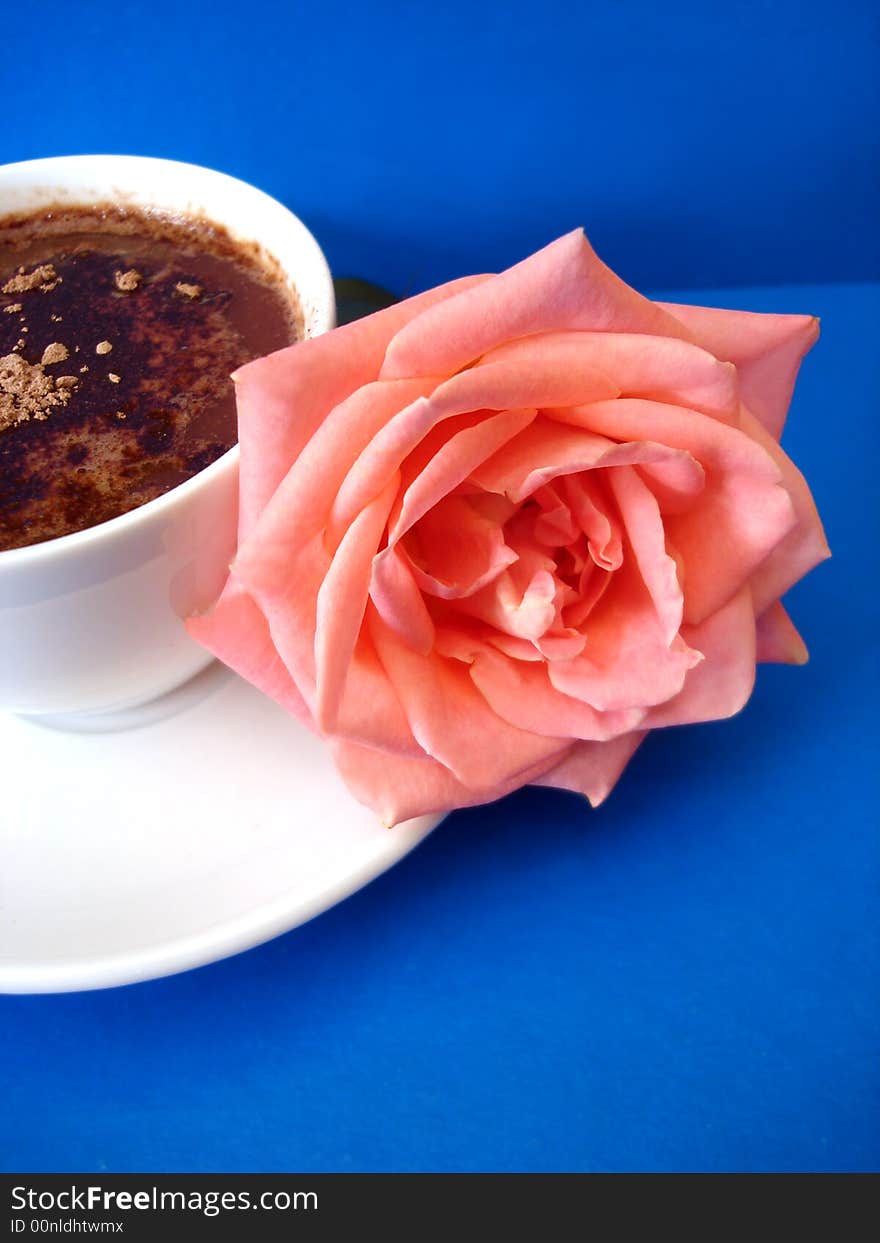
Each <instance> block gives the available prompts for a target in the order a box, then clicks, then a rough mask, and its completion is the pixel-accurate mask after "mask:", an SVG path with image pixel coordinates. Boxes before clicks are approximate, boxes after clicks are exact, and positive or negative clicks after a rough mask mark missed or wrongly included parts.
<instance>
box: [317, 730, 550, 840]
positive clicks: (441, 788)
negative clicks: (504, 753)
mask: <svg viewBox="0 0 880 1243" xmlns="http://www.w3.org/2000/svg"><path fill="white" fill-rule="evenodd" d="M330 746H331V749H332V752H333V758H334V760H335V762H336V766H337V768H338V769H339V772H340V775H341V776H342V778H343V780H344V781H345V783H346V785H347V786H348V787H349V789H350V790H351V792H352V794H353V795H354V796H355V798H356V799H358V800H359V801H360V802H362V803H365V804H366V805H367V807H372V808H373V810H374V811H375V812H376V813H377V814H378V816H379V817H380V819H381V820H382V822H383V824H385V825H386V826H387V827H388V828H391V827H392V826H394V825H396V824H400V823H401V822H402V821H404V820H410V819H412V817H414V816H424V815H428V814H431V813H435V814H436V813H437V812H447V811H452V810H454V809H455V808H457V807H472V806H473V805H474V804H476V803H486V802H489V801H491V800H492V799H496V798H501V797H503V795H505V794H509V793H510V792H511V791H512V790H516V789H518V788H519V786H521V785H526V784H528V783H529V782H531V781H532V780H534V779H535V778H536V777H539V776H540V775H541V773H543V772H544V771H545V770H546V769H547V767H548V765H552V764H553V763H554V761H553V760H550V761H546V760H543V761H541V763H539V764H536V765H535V766H534V767H533V768H530V769H526V770H524V771H523V772H521V773H517V774H516V775H514V776H512V777H511V778H510V779H509V780H507V781H503V782H500V783H499V784H497V785H495V786H482V787H480V788H478V789H471V787H469V786H465V785H462V783H461V782H460V781H457V780H456V778H455V777H454V776H453V774H452V773H451V772H450V771H449V769H448V768H445V767H444V766H443V765H442V764H440V763H438V762H437V761H436V760H432V759H431V758H430V757H429V756H424V755H423V756H422V757H421V758H408V757H400V756H395V755H387V754H386V753H385V752H383V751H377V750H374V749H373V748H371V747H365V746H358V745H356V744H354V743H349V742H342V741H340V740H338V739H334V740H332V741H331V743H330Z"/></svg>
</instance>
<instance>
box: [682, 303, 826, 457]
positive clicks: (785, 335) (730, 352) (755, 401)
mask: <svg viewBox="0 0 880 1243" xmlns="http://www.w3.org/2000/svg"><path fill="white" fill-rule="evenodd" d="M660 305H661V306H663V307H665V309H666V310H667V311H668V312H669V313H670V314H671V315H674V316H675V318H676V319H677V320H679V322H680V323H682V324H683V325H684V326H685V328H686V329H687V330H688V332H689V333H691V334H693V339H694V340H695V341H698V342H699V343H700V345H702V346H704V347H705V348H706V349H707V350H710V351H711V352H712V353H713V354H714V355H715V357H716V358H723V359H727V360H728V361H729V362H732V363H735V364H736V368H737V371H738V372H739V378H740V389H741V393H742V400H743V402H744V403H745V404H746V405H747V406H748V407H749V409H750V410H752V411H753V412H754V414H755V415H757V417H758V418H759V419H760V420H761V422H762V423H763V424H764V426H765V427H766V429H767V431H768V432H769V433H770V434H771V436H773V437H774V438H775V439H776V440H779V438H780V436H781V435H782V429H783V427H784V426H785V418H786V415H787V414H788V407H789V404H790V402H791V395H792V392H793V390H794V383H795V380H796V379H797V373H798V370H799V368H800V365H801V360H802V359H803V357H804V355H805V354H806V353H807V351H808V350H810V349H812V347H813V346H814V345H815V343H816V340H817V339H818V336H819V321H818V319H816V318H815V316H812V315H761V314H755V313H754V312H752V311H722V310H717V309H715V308H714V307H704V306H678V305H674V304H672V303H661V304H660Z"/></svg>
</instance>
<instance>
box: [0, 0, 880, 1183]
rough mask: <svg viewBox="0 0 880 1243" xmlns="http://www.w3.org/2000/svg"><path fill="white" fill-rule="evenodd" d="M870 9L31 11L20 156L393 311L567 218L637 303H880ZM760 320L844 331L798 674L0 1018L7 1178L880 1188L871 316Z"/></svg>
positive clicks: (806, 407)
mask: <svg viewBox="0 0 880 1243" xmlns="http://www.w3.org/2000/svg"><path fill="white" fill-rule="evenodd" d="M872 9H873V6H870V5H868V4H867V3H842V4H838V5H835V6H834V9H833V10H828V9H827V8H826V6H819V5H817V4H802V3H801V4H795V3H793V2H792V0H784V2H782V3H779V4H777V5H773V6H769V7H766V6H764V5H758V4H757V3H745V4H740V5H736V6H728V8H726V9H719V10H717V11H714V10H713V11H711V12H710V11H708V10H707V7H706V6H704V5H697V4H695V3H684V4H682V3H679V4H666V5H662V6H652V5H648V4H647V3H644V2H639V0H624V2H623V3H619V4H616V5H613V6H611V5H602V6H599V5H595V6H588V7H587V8H586V9H585V8H583V7H582V6H568V5H563V4H562V3H561V2H559V0H550V2H549V3H544V4H542V5H540V6H535V5H533V4H529V5H526V4H524V3H522V2H521V0H516V2H514V3H511V4H508V5H505V6H501V5H497V6H483V7H480V6H475V5H472V4H469V5H467V6H466V5H464V4H462V3H448V4H445V5H443V6H442V11H435V12H432V13H431V14H430V15H429V16H425V15H422V16H420V17H416V16H415V15H416V13H417V12H418V10H417V9H416V7H415V6H412V5H402V4H401V5H388V4H369V5H355V4H351V5H341V4H340V3H338V2H331V3H327V4H324V5H321V6H314V5H296V4H281V3H278V4H271V3H267V2H266V0H262V2H258V3H251V4H248V5H247V6H246V7H245V8H242V6H240V5H238V6H235V7H233V6H232V5H228V4H224V3H218V4H217V5H214V6H211V7H210V8H209V7H208V6H204V5H203V6H189V7H187V8H186V9H185V10H181V9H180V8H178V7H176V6H171V5H170V4H169V3H168V0H157V2H155V3H152V4H150V5H146V4H126V3H118V4H116V5H115V6H113V7H112V8H108V7H107V6H106V5H97V4H83V5H79V6H76V9H75V10H74V9H73V8H72V6H68V5H63V6H62V5H60V4H57V3H48V4H44V5H43V6H41V10H40V12H41V20H40V21H39V22H35V21H34V20H33V11H32V10H28V9H27V7H26V6H25V7H24V8H21V7H20V8H18V9H10V10H9V12H8V13H6V14H5V15H4V20H5V23H6V36H7V44H8V46H10V47H14V48H15V56H14V57H13V58H10V59H9V60H8V62H7V64H6V68H5V71H4V73H5V76H4V89H5V92H6V96H7V99H14V100H15V116H16V123H15V125H14V126H13V125H12V124H9V125H7V128H6V130H5V131H4V134H3V149H2V153H0V154H2V158H3V159H4V160H12V159H23V158H28V157H32V156H39V155H48V154H59V153H65V152H76V151H96V150H110V151H130V152H133V153H143V154H157V155H166V156H171V157H176V158H181V159H190V160H194V161H196V162H200V163H204V164H208V165H213V166H215V167H219V168H222V169H225V170H227V171H229V172H232V173H235V174H237V175H239V176H243V177H245V178H246V179H248V180H252V181H254V182H255V183H256V184H258V185H260V186H262V187H264V188H265V189H267V190H269V191H270V192H272V193H274V194H276V195H278V196H279V197H281V198H282V199H284V200H285V201H287V202H288V203H289V204H290V205H291V206H292V207H293V208H294V209H295V210H297V211H299V212H300V213H301V214H302V215H303V216H304V217H305V219H306V220H307V221H308V223H309V224H310V225H311V226H312V227H313V228H314V229H315V232H316V234H317V236H318V238H319V240H320V241H321V242H322V243H323V244H324V245H325V246H326V248H327V250H328V253H329V256H330V258H331V262H332V264H333V266H334V267H335V268H336V269H337V271H345V270H348V271H350V272H356V273H358V274H360V275H362V276H365V277H368V278H371V279H374V280H378V281H380V282H382V283H384V284H386V285H389V286H391V287H392V288H396V289H398V290H399V291H402V292H410V291H412V290H415V289H418V288H422V287H424V286H426V285H429V284H431V283H433V282H434V281H437V280H441V279H446V278H447V277H451V276H455V275H459V274H460V273H461V272H464V271H470V270H480V269H483V270H485V269H491V268H498V267H501V266H504V265H505V264H507V263H509V262H511V261H513V260H515V259H518V258H521V257H522V256H523V255H524V254H526V253H527V252H528V251H530V250H532V249H534V248H535V247H536V246H537V245H539V244H541V243H543V242H545V241H547V240H549V238H551V237H552V236H554V235H556V234H559V233H561V232H563V231H564V230H566V229H568V228H570V227H572V226H573V225H575V224H581V223H582V224H584V225H586V226H587V228H588V231H589V233H590V235H591V237H592V239H593V240H594V242H595V244H596V246H597V248H598V249H599V251H600V253H601V254H602V255H603V257H604V258H606V259H607V260H608V261H609V262H610V263H612V264H613V265H614V266H616V267H617V268H619V270H620V271H621V272H622V273H623V274H624V275H625V276H627V277H628V278H629V279H630V280H632V281H633V282H634V283H636V284H638V285H640V286H642V287H652V286H653V287H657V286H660V285H674V286H676V287H679V288H681V287H695V286H712V285H715V286H717V285H718V284H721V283H723V282H728V283H732V282H739V283H745V282H748V283H749V284H751V285H767V284H770V283H773V282H780V281H790V282H808V281H814V282H815V281H832V280H834V281H844V280H862V279H867V278H869V277H876V276H877V275H878V268H880V263H878V250H877V242H876V216H877V205H878V202H877V200H878V194H877V185H876V179H875V178H874V176H873V174H872V172H871V162H872V158H874V151H873V149H874V146H875V139H874V137H873V134H874V132H875V129H876V125H875V122H876V111H877V108H876V103H877V99H876V93H877V87H876V83H875V82H872V71H873V66H874V64H875V62H876V45H877V39H876V20H875V18H874V16H873V14H872ZM74 13H75V16H72V14H74ZM538 13H540V19H538V18H537V17H536V14H538ZM49 30H51V39H50V40H49V43H50V44H51V47H52V49H54V50H53V54H52V55H51V57H50V60H49V62H47V61H46V55H47V33H46V32H47V31H49ZM38 65H39V66H42V68H41V69H40V71H39V72H37V69H36V67H37V66H38ZM873 76H875V75H873ZM62 104H63V107H62V106H59V105H62ZM704 296H705V297H707V298H709V299H710V300H713V301H718V302H719V303H720V302H723V300H724V298H725V295H724V294H723V293H721V292H718V293H715V294H712V295H704ZM736 300H737V301H739V302H740V303H741V304H742V305H746V306H750V307H752V308H754V309H766V310H791V311H815V312H818V313H819V314H821V315H823V317H824V324H823V340H822V342H821V343H820V345H819V347H818V348H817V350H816V352H815V355H814V356H813V357H811V358H810V359H809V360H808V361H807V364H806V367H805V369H804V374H803V379H802V383H801V386H800V388H799V391H798V395H797V398H796V402H795V409H794V413H793V416H792V420H791V423H790V429H789V431H788V432H787V434H786V445H787V447H788V449H789V451H790V452H791V453H792V455H793V456H794V458H795V460H796V461H797V462H798V463H799V464H800V465H801V466H802V467H803V468H804V470H805V472H806V474H807V476H808V478H809V479H810V481H811V484H812V485H813V488H814V492H815V494H816V497H817V500H818V502H819V507H820V510H821V511H822V512H823V514H824V515H825V516H826V519H827V526H828V531H829V538H830V541H831V544H832V547H833V549H834V551H835V558H834V560H833V561H832V562H830V563H829V564H827V565H825V566H823V567H821V568H820V569H819V570H818V571H816V573H815V574H814V575H813V576H811V578H809V579H808V580H807V581H806V582H805V583H803V584H802V585H801V586H799V587H798V588H797V589H796V591H795V592H793V593H792V608H793V611H794V614H795V617H796V619H797V620H798V621H799V623H800V624H801V627H802V629H803V631H804V633H805V636H806V638H807V641H808V643H809V645H810V647H811V650H812V653H813V661H812V663H811V664H810V665H809V666H808V667H807V668H806V669H803V670H792V669H777V668H765V669H762V670H761V672H760V676H759V682H758V688H757V691H756V694H755V696H754V698H753V700H752V702H751V703H750V705H749V706H748V708H747V709H746V711H745V712H744V713H743V714H742V715H741V716H739V717H738V718H736V719H735V720H733V721H730V722H726V723H723V724H719V725H715V726H706V727H695V728H690V729H687V730H679V731H669V732H665V733H662V734H657V735H654V736H653V737H652V738H650V739H649V740H648V742H647V744H646V745H645V747H644V748H643V749H642V751H641V753H640V754H639V755H638V756H637V757H636V759H635V760H634V762H633V764H632V766H631V769H630V771H629V773H628V774H627V776H626V778H625V779H624V781H623V783H622V784H621V786H620V788H619V789H618V791H617V792H616V793H615V794H614V796H613V797H612V799H611V800H610V801H609V803H608V804H606V806H605V807H604V808H603V809H602V810H601V811H600V812H599V813H595V814H591V813H590V812H589V811H588V809H587V808H586V807H585V805H584V804H583V803H582V802H581V801H580V800H578V799H576V798H574V797H573V796H567V795H564V794H555V793H550V792H539V791H534V790H527V791H523V792H521V793H519V794H517V795H515V796H513V797H511V798H509V799H507V800H505V801H504V802H503V803H500V804H497V805H495V806H493V807H489V808H484V809H476V810H473V811H469V812H465V813H459V814H457V815H455V816H454V817H452V818H451V819H450V820H449V821H448V822H447V823H446V824H445V825H444V826H443V827H442V828H441V829H440V830H439V831H438V832H436V833H435V834H434V835H433V836H432V837H431V838H430V839H429V840H428V841H427V842H426V843H425V844H424V845H423V846H422V847H421V848H420V849H419V850H418V851H417V852H416V853H415V854H414V855H413V856H411V857H410V858H408V859H407V860H405V861H404V862H403V863H402V864H401V865H399V866H398V867H397V868H396V869H394V871H393V872H391V873H389V874H388V875H386V876H384V877H382V878H381V879H379V880H378V881H377V882H375V883H374V884H373V885H371V886H370V887H369V888H368V889H366V890H365V891H363V892H361V893H360V894H358V895H356V896H355V897H353V898H352V899H350V900H349V901H347V902H346V903H344V904H343V905H342V906H341V907H338V908H337V909H335V910H333V911H331V912H329V913H327V914H326V915H324V916H322V917H321V918H320V919H318V920H316V921H315V922H313V923H312V924H310V925H308V926H306V927H304V928H302V929H299V930H297V931H295V932H293V933H291V934H289V935H288V936H286V937H283V938H281V939H279V940H277V941H275V942H274V943H272V944H270V945H267V946H265V947H263V948H261V949H259V950H255V951H252V952H250V953H248V954H246V955H243V956H241V957H239V958H237V959H234V960H231V961H229V962H226V963H223V964H218V965H216V966H213V967H208V968H205V969H203V970H201V971H198V972H194V973H190V974H188V975H185V976H182V977H178V978H175V979H170V980H165V981H161V982H157V983H153V984H146V985H138V986H136V987H132V988H128V989H123V990H117V991H115V992H110V993H104V994H84V995H78V996H69V997H55V998H52V997H47V998H15V999H12V998H7V999H3V1001H2V1004H0V1046H2V1047H0V1076H2V1091H0V1100H2V1106H0V1166H2V1167H4V1168H9V1169H16V1170H21V1169H30V1170H33V1171H41V1170H43V1171H51V1170H70V1169H78V1170H83V1171H91V1170H103V1169H108V1170H157V1171H161V1170H208V1171H210V1170H229V1171H234V1170H242V1171H262V1170H282V1169H298V1170H303V1171H310V1170H315V1171H317V1170H325V1169H330V1170H332V1169H355V1170H370V1169H377V1170H418V1169H427V1170H448V1169H495V1170H504V1169H522V1170H543V1169H548V1170H552V1169H565V1170H570V1169H572V1170H573V1169H580V1170H603V1169H612V1170H614V1169H617V1170H627V1169H649V1170H662V1169H702V1170H714V1169H721V1170H725V1169H728V1170H729V1169H754V1170H767V1169H779V1170H793V1169H814V1170H815V1169H869V1168H874V1167H876V1164H877V1158H878V1148H880V1144H878V1139H880V1136H878V1125H877V1118H878V1117H880V1113H878V1110H877V1105H878V1101H877V1087H878V1075H877V1063H876V1036H877V1029H878V1022H877V1020H878V1017H880V1016H878V1009H880V1003H878V989H877V983H878V981H877V973H876V962H877V945H876V941H877V929H878V927H880V920H878V914H880V912H878V901H877V895H878V886H877V883H876V882H877V874H878V850H877V842H876V835H875V831H874V822H875V819H876V816H875V810H874V809H875V805H876V795H877V789H876V781H875V779H874V776H873V771H874V761H875V756H874V749H873V744H872V738H873V733H874V728H875V727H874V719H873V712H874V709H873V703H874V701H875V699H876V691H877V678H876V661H877V656H876V651H877V648H876V639H875V620H874V615H873V607H874V597H875V594H876V593H875V589H874V586H873V583H872V582H869V581H867V580H868V579H869V578H870V574H869V572H868V569H867V567H869V566H870V565H871V564H872V563H873V554H874V544H875V540H874V534H873V530H872V527H873V525H874V518H873V514H872V511H873V507H874V497H875V496H876V462H877V460H878V456H877V455H878V442H877V433H876V418H875V413H874V412H875V411H876V395H877V392H878V389H880V373H878V366H877V362H876V336H877V325H878V299H877V293H876V290H873V291H872V290H871V289H870V288H869V287H867V286H864V287H861V288H860V287H857V286H850V287H831V286H828V287H825V288H822V287H815V286H810V287H804V288H802V289H799V290H798V289H778V290H769V289H768V290H760V289H750V290H747V291H742V292H741V293H740V294H738V295H737V296H736Z"/></svg>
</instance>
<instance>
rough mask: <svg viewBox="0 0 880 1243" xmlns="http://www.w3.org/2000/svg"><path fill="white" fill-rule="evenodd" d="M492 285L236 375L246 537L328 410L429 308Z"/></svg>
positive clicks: (454, 287)
mask: <svg viewBox="0 0 880 1243" xmlns="http://www.w3.org/2000/svg"><path fill="white" fill-rule="evenodd" d="M488 279H489V277H486V276H467V277H464V278H463V279H462V280H456V281H450V282H449V284H447V285H441V286H439V287H438V288H437V289H431V290H429V291H428V292H427V293H424V294H420V295H419V296H418V297H416V298H412V299H408V300H407V301H406V302H400V303H397V304H396V305H395V306H391V307H388V308H387V309H386V310H384V311H377V312H376V313H375V314H374V315H368V316H366V317H365V318H363V319H359V320H356V321H355V322H354V323H351V324H346V325H345V326H344V327H342V328H337V329H336V331H335V332H333V333H332V334H325V335H322V336H319V337H312V338H310V339H309V340H307V341H301V342H300V343H299V344H297V345H292V346H290V347H289V348H288V349H285V350H277V351H276V352H275V353H273V354H269V355H267V356H266V357H264V358H259V359H257V360H256V361H254V362H251V363H247V364H246V365H245V366H244V367H240V368H239V369H238V371H236V372H235V375H234V377H233V378H234V380H235V399H236V406H237V408H238V436H239V443H240V445H241V468H240V477H241V499H240V504H239V536H240V538H242V537H245V536H247V535H248V534H249V532H250V530H251V528H252V526H253V524H254V522H255V521H256V519H257V518H258V517H259V515H260V513H261V512H262V509H263V507H264V506H265V504H266V502H267V501H268V500H269V498H270V497H271V496H272V494H273V493H274V491H275V489H276V488H277V487H278V485H279V484H280V482H281V480H282V479H283V478H284V476H285V474H286V473H287V470H288V467H289V466H290V464H291V463H292V462H294V461H296V459H297V458H298V457H299V455H300V453H301V452H302V450H303V448H304V446H305V445H306V443H307V442H308V440H309V439H310V437H311V436H312V435H313V434H314V432H315V430H316V429H317V428H318V427H319V426H320V424H321V423H322V422H323V420H324V418H325V416H326V414H327V411H328V410H332V409H333V407H334V406H337V405H338V404H339V403H340V402H342V401H344V400H345V399H346V398H347V397H349V396H350V395H351V394H352V393H354V391H355V390H356V389H357V388H359V387H360V386H361V385H363V384H367V383H369V382H370V381H371V380H375V379H376V377H377V376H378V374H379V367H380V366H381V362H382V358H383V356H384V354H385V350H386V348H387V346H388V342H389V341H390V340H391V339H392V337H393V336H394V335H395V333H396V332H398V331H399V330H400V329H401V328H402V327H403V326H404V325H405V324H406V323H408V322H409V320H411V319H412V318H413V317H414V316H417V315H420V314H421V313H422V312H423V311H425V310H427V309H428V308H429V307H431V306H433V305H435V304H436V303H438V302H442V301H443V300H444V299H446V298H451V297H454V296H455V295H456V294H458V293H462V292H464V291H465V290H467V289H471V288H474V287H475V286H477V285H479V284H480V283H481V282H482V281H485V280H488Z"/></svg>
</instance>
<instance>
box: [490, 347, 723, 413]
mask: <svg viewBox="0 0 880 1243" xmlns="http://www.w3.org/2000/svg"><path fill="white" fill-rule="evenodd" d="M496 362H511V363H512V362H517V363H521V364H527V365H529V366H540V367H541V368H542V369H554V370H558V371H565V370H567V369H568V368H569V367H571V366H572V365H573V364H575V363H576V364H577V366H578V367H594V368H596V369H597V370H599V371H602V372H604V374H605V375H607V376H608V378H609V379H610V380H612V381H613V382H614V384H615V385H616V386H617V388H618V391H619V392H620V394H621V395H622V396H624V397H650V398H652V399H653V400H655V401H667V402H672V403H674V404H675V405H680V406H687V407H688V408H689V409H691V410H700V411H701V412H703V413H705V414H711V415H712V416H713V418H717V419H722V420H723V421H724V422H725V423H731V424H736V422H737V420H738V416H739V384H738V382H737V374H736V368H735V367H734V366H733V365H732V364H731V363H723V362H719V361H718V359H717V358H715V357H714V356H713V355H712V354H710V353H708V351H706V350H703V349H701V348H700V347H699V346H697V345H691V343H690V342H688V341H681V340H678V339H676V338H673V337H654V336H646V335H642V334H637V333H628V332H547V333H538V334H537V335H536V336H533V337H525V338H524V339H522V340H518V341H509V342H507V343H506V344H504V345H500V346H499V347H498V348H497V349H495V350H492V351H491V353H489V354H486V355H485V357H484V358H483V359H482V360H481V363H480V366H481V367H483V366H487V365H488V364H490V363H496ZM535 404H540V405H543V406H548V405H550V404H551V403H550V402H540V403H538V402H536V403H535ZM552 404H554V405H565V404H567V405H580V404H582V403H580V402H577V401H573V402H567V403H565V402H555V403H552Z"/></svg>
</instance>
